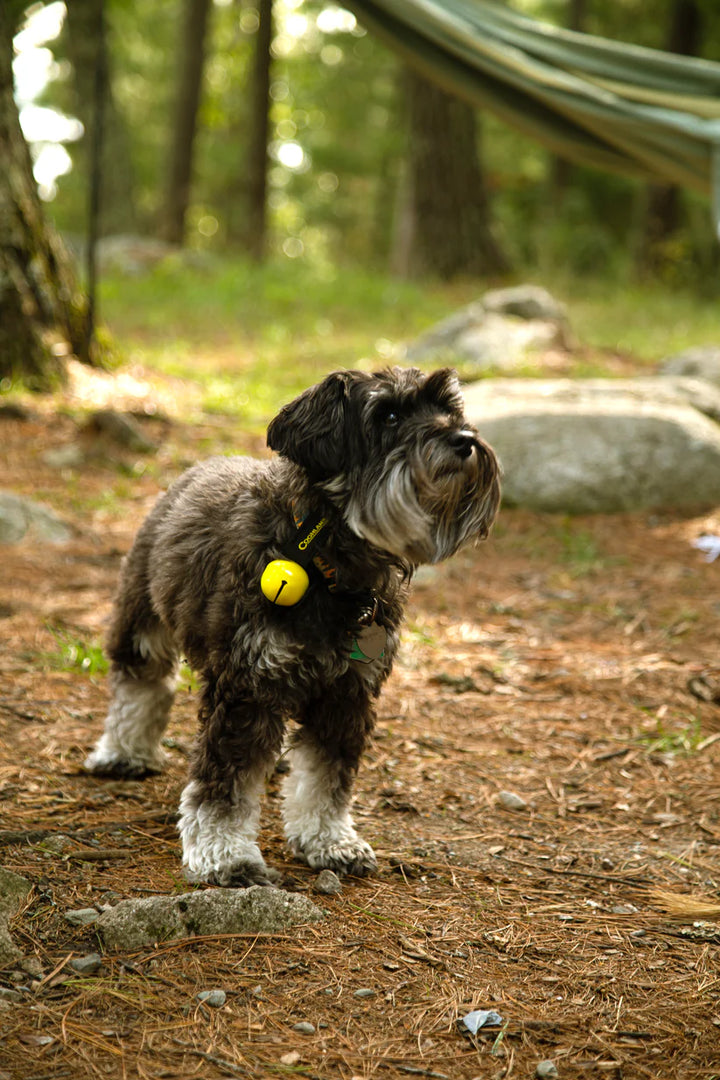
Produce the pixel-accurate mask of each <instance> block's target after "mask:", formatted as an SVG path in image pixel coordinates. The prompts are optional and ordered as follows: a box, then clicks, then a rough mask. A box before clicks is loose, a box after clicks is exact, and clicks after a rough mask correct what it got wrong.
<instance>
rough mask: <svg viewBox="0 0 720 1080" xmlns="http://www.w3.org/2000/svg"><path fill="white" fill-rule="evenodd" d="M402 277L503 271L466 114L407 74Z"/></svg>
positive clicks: (467, 109) (470, 113) (459, 104)
mask: <svg viewBox="0 0 720 1080" xmlns="http://www.w3.org/2000/svg"><path fill="white" fill-rule="evenodd" d="M408 116H409V128H410V146H409V166H410V168H409V176H408V185H407V191H408V194H409V196H410V198H411V199H412V208H413V213H412V236H411V243H410V245H409V246H410V253H411V254H410V266H409V270H410V272H412V273H414V274H429V275H433V276H437V277H440V278H442V279H444V280H449V279H450V278H453V277H456V276H458V275H461V274H467V275H485V276H486V275H492V274H498V273H502V272H504V271H506V270H507V269H508V260H507V258H506V257H505V255H504V253H503V252H502V250H501V248H500V246H499V244H498V243H497V241H496V239H495V237H494V236H493V232H492V221H491V212H490V203H489V197H488V193H487V188H486V184H485V179H484V176H483V173H482V168H481V165H480V158H479V154H478V128H477V126H476V114H475V111H474V110H473V108H472V107H471V106H470V105H468V104H466V103H465V102H463V101H460V100H458V99H457V98H454V97H450V96H449V95H448V94H446V93H445V92H444V91H443V90H441V89H440V88H439V87H437V86H435V85H434V84H433V83H430V82H428V81H427V80H426V79H424V78H423V77H422V76H420V75H418V74H416V73H415V72H412V71H411V72H409V73H408Z"/></svg>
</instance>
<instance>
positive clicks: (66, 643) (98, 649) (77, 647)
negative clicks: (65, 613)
mask: <svg viewBox="0 0 720 1080" xmlns="http://www.w3.org/2000/svg"><path fill="white" fill-rule="evenodd" d="M48 629H49V631H50V633H51V634H52V636H53V637H54V638H55V646H56V647H55V650H54V651H53V652H50V653H47V654H46V656H45V660H46V662H47V664H48V665H49V666H50V667H51V668H52V669H53V670H55V671H77V672H82V673H83V674H84V675H90V676H92V675H106V674H107V672H108V670H109V664H108V661H107V658H106V657H105V654H104V652H103V650H102V646H101V645H100V644H98V643H97V642H92V641H90V642H88V641H84V640H83V639H81V638H79V637H76V636H75V635H74V634H72V633H71V632H70V631H69V630H65V629H62V628H60V627H56V626H49V627H48Z"/></svg>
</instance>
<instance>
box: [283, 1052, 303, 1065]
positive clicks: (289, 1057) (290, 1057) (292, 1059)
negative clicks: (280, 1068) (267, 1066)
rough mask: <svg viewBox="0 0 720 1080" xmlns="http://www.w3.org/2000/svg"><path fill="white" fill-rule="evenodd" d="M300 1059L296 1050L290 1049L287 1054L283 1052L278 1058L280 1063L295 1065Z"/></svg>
mask: <svg viewBox="0 0 720 1080" xmlns="http://www.w3.org/2000/svg"><path fill="white" fill-rule="evenodd" d="M299 1061H300V1055H299V1054H298V1052H297V1050H291V1051H290V1053H289V1054H283V1056H282V1057H281V1058H280V1064H281V1065H297V1063H298V1062H299Z"/></svg>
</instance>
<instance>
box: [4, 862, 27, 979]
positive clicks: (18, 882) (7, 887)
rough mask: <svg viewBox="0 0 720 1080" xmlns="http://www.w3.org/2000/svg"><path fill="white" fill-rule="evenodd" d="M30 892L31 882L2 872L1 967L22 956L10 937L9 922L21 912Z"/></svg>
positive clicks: (9, 871)
mask: <svg viewBox="0 0 720 1080" xmlns="http://www.w3.org/2000/svg"><path fill="white" fill-rule="evenodd" d="M29 892H30V882H29V881H26V880H25V878H23V877H20V875H19V874H13V873H12V871H11V870H0V966H3V965H4V964H9V963H11V962H12V961H13V960H18V959H19V958H20V957H21V956H22V952H21V950H20V949H18V948H17V946H16V945H15V944H14V943H13V940H12V938H11V937H10V931H9V930H8V922H9V921H10V919H12V918H13V916H14V915H17V913H18V911H20V908H21V907H22V905H23V904H24V903H25V900H26V899H27V895H28V893H29Z"/></svg>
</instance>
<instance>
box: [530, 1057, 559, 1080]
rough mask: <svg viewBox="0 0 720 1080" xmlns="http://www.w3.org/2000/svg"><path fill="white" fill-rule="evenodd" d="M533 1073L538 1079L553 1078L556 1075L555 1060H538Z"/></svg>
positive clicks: (552, 1079) (550, 1079) (551, 1079)
mask: <svg viewBox="0 0 720 1080" xmlns="http://www.w3.org/2000/svg"><path fill="white" fill-rule="evenodd" d="M535 1075H536V1076H537V1078H538V1080H555V1077H557V1075H558V1071H557V1068H556V1067H555V1062H553V1061H540V1062H538V1065H537V1067H536V1069H535Z"/></svg>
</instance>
